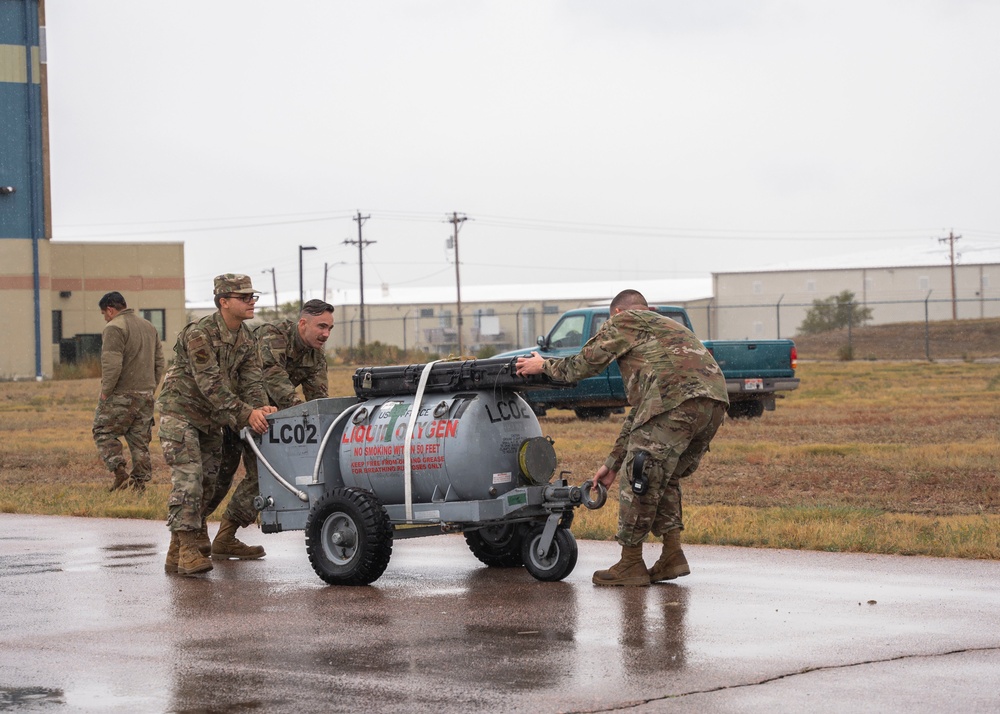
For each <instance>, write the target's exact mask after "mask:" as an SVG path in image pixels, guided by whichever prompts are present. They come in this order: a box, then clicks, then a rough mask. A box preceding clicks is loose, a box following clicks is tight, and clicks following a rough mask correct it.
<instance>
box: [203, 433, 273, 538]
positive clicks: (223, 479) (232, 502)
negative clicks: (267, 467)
mask: <svg viewBox="0 0 1000 714" xmlns="http://www.w3.org/2000/svg"><path fill="white" fill-rule="evenodd" d="M223 434H224V436H223V443H222V460H221V464H220V466H219V477H218V479H217V480H216V484H215V494H214V495H213V496H212V498H211V500H209V501H208V504H207V505H206V507H205V516H206V517H207V516H210V515H212V513H214V512H215V509H216V508H218V507H219V504H220V503H222V501H223V500H224V499H225V498H226V494H227V493H229V488H230V486H232V485H233V477H234V476H236V470H237V469H238V468H239V466H240V459H242V460H243V468H244V470H245V472H246V473H245V474H244V476H243V480H242V481H240V483H239V485H237V486H236V491H235V492H234V493H233V497H232V498H230V499H229V505H228V506H226V512H225V513H224V514H223V516H222V517H223V518H225V519H226V520H227V521H231V522H233V523H235V524H237V525H238V526H239V527H240V528H246V527H247V526H249V525H250V524H251V523H254V522H255V521H256V520H257V509H256V508H254V507H253V500H254V499H255V498H256V497H257V494H258V493H260V491H259V489H258V484H257V455H256V454H255V453H254V452H253V451H252V450H251V449H250V447H249V446H247V444H246V442H245V441H243V440H242V439H241V438H240V437H239V434H237V433H236V432H235V431H233V430H232V429H228V428H227V429H223Z"/></svg>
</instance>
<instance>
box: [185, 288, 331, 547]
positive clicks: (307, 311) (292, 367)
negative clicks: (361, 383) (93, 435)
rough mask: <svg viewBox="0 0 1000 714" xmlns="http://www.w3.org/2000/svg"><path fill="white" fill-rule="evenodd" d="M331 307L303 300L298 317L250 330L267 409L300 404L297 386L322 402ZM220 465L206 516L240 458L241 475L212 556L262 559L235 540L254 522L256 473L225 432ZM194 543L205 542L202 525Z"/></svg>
mask: <svg viewBox="0 0 1000 714" xmlns="http://www.w3.org/2000/svg"><path fill="white" fill-rule="evenodd" d="M333 311H334V310H333V305H331V304H330V303H328V302H324V301H322V300H309V301H308V302H306V303H305V304H304V305H303V306H302V309H301V310H300V311H299V317H298V319H288V320H282V321H281V322H276V323H265V324H263V325H261V326H259V327H257V328H256V329H255V330H254V337H255V338H256V339H257V344H258V349H259V350H260V356H261V366H262V367H263V370H264V389H265V390H266V391H267V396H268V399H269V401H270V403H271V405H272V406H274V407H276V408H278V409H287V408H288V407H292V406H295V405H296V404H302V399H301V398H299V395H298V394H297V392H296V388H297V387H301V388H302V394H303V396H304V397H305V400H306V401H311V400H313V399H322V398H324V397H326V396H327V394H328V387H327V369H328V368H327V363H326V355H325V354H324V351H323V350H324V347H325V346H326V341H327V339H329V337H330V330H332V329H333ZM224 431H225V432H226V434H225V439H224V446H223V451H222V465H221V467H220V469H219V479H218V483H217V485H216V490H215V496H214V497H213V498H212V500H211V502H210V503H209V505H208V508H207V509H206V513H205V515H206V516H209V515H211V514H212V512H213V511H215V509H216V508H217V507H218V505H219V504H220V503H222V500H223V499H224V498H225V496H226V493H227V492H228V491H229V487H230V485H231V484H232V481H233V476H234V475H235V473H236V469H237V468H238V467H239V465H240V458H241V457H242V459H243V467H244V470H245V474H244V476H243V480H242V481H240V483H239V485H238V486H237V487H236V490H235V491H234V492H233V496H232V498H230V499H229V505H228V506H227V508H226V512H225V513H224V514H223V516H222V526H221V527H220V528H219V532H218V533H217V534H216V536H215V540H214V541H211V553H212V558H213V559H215V558H235V559H237V560H253V559H256V558H262V557H264V555H265V553H264V549H263V548H262V547H261V546H259V545H255V546H250V545H247V544H245V543H243V542H241V541H240V540H239V539H237V538H236V537H235V535H234V534H235V533H236V530H237V529H238V528H246V527H247V526H249V525H250V524H251V523H253V522H254V521H256V520H257V509H256V508H254V506H253V501H254V498H255V497H256V496H257V495H258V494H259V493H260V490H259V484H258V474H257V456H256V455H255V454H254V453H253V452H252V451H251V450H250V448H249V447H248V446H247V445H246V443H245V442H243V441H242V440H241V439H239V438H238V437H237V435H235V434H233V433H232V432H231V430H229V429H225V430H224ZM200 538H201V540H200V542H199V544H200V545H201V546H204V545H205V542H206V541H207V540H208V531H207V527H205V525H204V524H203V533H202V536H201V537H200Z"/></svg>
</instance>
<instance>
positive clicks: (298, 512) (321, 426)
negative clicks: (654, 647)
mask: <svg viewBox="0 0 1000 714" xmlns="http://www.w3.org/2000/svg"><path fill="white" fill-rule="evenodd" d="M515 363H516V358H514V359H499V360H496V359H492V360H465V361H461V362H457V361H452V362H431V363H428V364H426V365H421V364H418V365H406V366H396V367H364V368H361V369H358V370H357V371H356V372H355V374H354V390H355V394H356V396H355V397H334V398H329V399H317V400H314V401H311V402H307V403H305V404H300V405H298V406H295V407H291V408H289V409H284V410H282V411H279V412H277V413H275V414H272V415H270V416H269V417H268V420H269V422H270V426H269V429H268V431H267V432H266V433H264V434H263V435H260V436H257V435H255V434H252V432H251V431H250V430H248V429H245V430H244V432H243V438H244V439H245V440H246V441H247V443H248V444H250V445H251V447H252V448H253V450H254V452H255V453H256V454H257V459H258V472H259V478H260V495H259V496H258V497H257V499H256V500H255V502H254V505H255V506H256V507H257V509H258V510H259V511H260V517H261V528H262V529H263V531H264V532H265V533H276V532H280V531H285V530H304V531H305V539H306V552H307V554H308V556H309V562H310V563H311V564H312V566H313V568H314V569H315V571H316V573H317V574H318V575H319V576H320V578H322V579H323V580H324V581H326V582H327V583H330V584H331V585H365V584H368V583H371V582H373V581H375V580H377V579H378V578H379V577H380V576H381V575H382V573H383V572H385V569H386V567H387V566H388V565H389V558H390V557H391V555H392V543H393V540H395V539H397V538H414V537H418V536H427V535H435V534H441V533H464V534H465V540H466V542H467V543H468V545H469V548H470V549H471V550H472V553H473V554H474V555H475V556H476V557H477V558H478V559H479V560H480V561H482V562H483V563H485V564H486V565H487V566H493V567H519V566H521V565H523V566H524V567H525V568H526V569H527V570H528V572H529V573H531V575H532V576H534V577H535V578H537V579H538V580H544V581H555V580H562V579H563V578H565V577H566V576H567V575H569V574H570V573H571V572H572V571H573V568H574V566H575V565H576V558H577V546H576V540H575V539H574V538H573V534H572V533H571V532H570V530H569V527H570V523H571V522H572V520H573V512H574V509H576V508H577V507H579V506H580V505H585V506H587V507H588V508H600V507H601V506H602V505H603V504H604V501H605V500H606V498H607V493H606V491H605V490H604V487H603V486H601V487H599V489H598V493H597V495H596V496H595V497H594V498H591V489H590V484H589V482H588V483H587V484H586V485H585V487H583V488H581V487H579V486H570V485H569V483H568V482H567V481H566V479H565V478H563V476H564V475H565V472H564V473H563V474H560V477H559V478H555V479H554V478H553V474H554V473H555V470H556V453H555V449H554V448H553V445H552V443H553V442H552V440H551V439H549V438H547V437H545V436H543V435H542V430H541V426H540V425H539V423H538V419H537V418H536V417H535V414H534V412H533V411H532V410H531V407H530V406H529V405H528V403H527V402H526V401H525V400H524V399H523V398H522V397H521V396H520V394H519V392H521V391H523V390H525V389H533V388H544V389H552V388H553V387H558V386H562V385H560V384H557V383H554V382H552V381H551V380H549V379H548V378H546V377H541V376H532V377H518V376H517V375H516V374H515V373H514V368H515Z"/></svg>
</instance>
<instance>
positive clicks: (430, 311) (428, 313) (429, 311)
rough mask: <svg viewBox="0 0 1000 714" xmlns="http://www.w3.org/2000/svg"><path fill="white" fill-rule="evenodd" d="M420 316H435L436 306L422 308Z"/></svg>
mask: <svg viewBox="0 0 1000 714" xmlns="http://www.w3.org/2000/svg"><path fill="white" fill-rule="evenodd" d="M420 317H434V308H433V307H422V308H420Z"/></svg>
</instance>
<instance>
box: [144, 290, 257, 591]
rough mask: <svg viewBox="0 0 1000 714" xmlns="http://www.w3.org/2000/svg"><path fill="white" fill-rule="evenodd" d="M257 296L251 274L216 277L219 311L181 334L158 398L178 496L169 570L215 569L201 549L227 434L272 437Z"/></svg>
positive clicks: (173, 499) (173, 504)
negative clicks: (253, 328)
mask: <svg viewBox="0 0 1000 714" xmlns="http://www.w3.org/2000/svg"><path fill="white" fill-rule="evenodd" d="M258 297H259V296H258V295H257V294H256V293H255V291H254V289H253V285H252V283H251V282H250V278H249V277H247V276H246V275H239V274H235V273H226V274H224V275H219V276H217V277H216V278H215V306H216V307H217V308H218V310H217V311H216V312H214V313H212V314H211V315H208V316H207V317H203V318H202V319H201V320H199V321H198V322H192V323H190V324H188V325H187V326H185V327H184V328H183V329H182V330H181V331H180V333H179V334H178V335H177V343H176V344H175V345H174V360H173V363H172V364H171V365H170V368H169V369H168V370H167V376H166V378H165V379H164V382H163V389H162V390H161V392H160V397H159V400H158V402H159V405H160V433H159V435H160V445H161V447H162V449H163V458H164V461H166V462H167V465H168V466H170V472H171V480H172V482H173V490H172V491H171V492H170V498H169V499H168V501H167V507H168V509H169V515H168V517H167V526H168V527H169V528H170V532H171V538H170V547H169V549H168V550H167V560H166V563H165V565H164V569H165V570H166V571H167V572H168V573H178V574H180V575H196V574H198V573H203V572H206V571H208V570H211V569H212V563H211V561H210V560H209V559H208V558H207V557H205V555H203V554H202V553H201V551H199V549H198V541H197V536H198V532H199V531H200V530H201V526H202V523H203V510H204V507H205V505H206V504H207V502H208V500H209V499H211V497H212V495H213V494H214V492H215V481H216V478H217V477H218V471H219V460H220V458H221V452H222V429H223V427H229V428H231V429H234V430H236V431H239V430H240V429H242V428H243V427H245V426H249V427H250V428H251V429H253V430H254V431H255V432H257V433H258V434H263V433H264V432H265V431H267V415H268V414H271V413H272V412H274V411H275V408H274V407H272V406H269V405H268V403H267V395H266V393H265V392H264V388H263V383H262V381H261V378H262V374H261V363H260V354H259V353H258V350H257V343H256V341H255V340H254V337H253V335H252V334H251V332H250V330H249V328H247V326H246V325H244V324H243V323H244V322H246V321H247V320H250V319H252V318H253V315H254V305H255V304H256V302H257V298H258Z"/></svg>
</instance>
